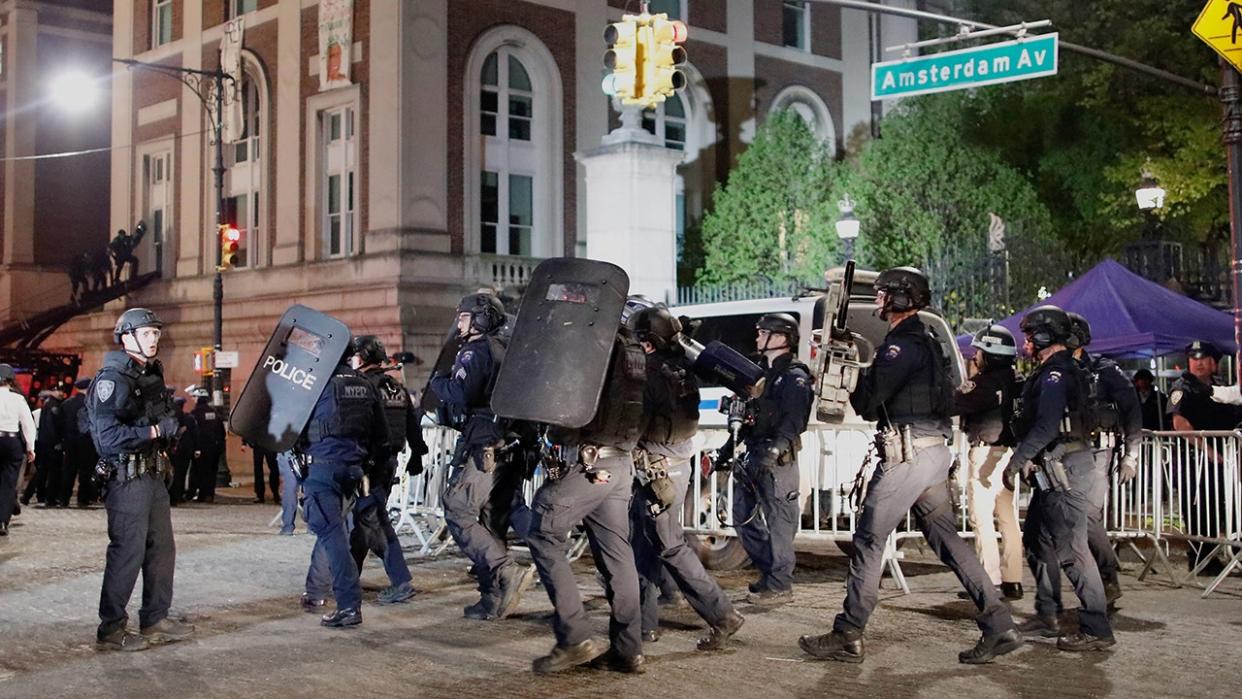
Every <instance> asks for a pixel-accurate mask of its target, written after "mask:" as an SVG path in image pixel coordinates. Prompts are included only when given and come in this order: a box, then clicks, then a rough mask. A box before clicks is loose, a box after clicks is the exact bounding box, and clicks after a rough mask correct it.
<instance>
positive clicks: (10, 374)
mask: <svg viewBox="0 0 1242 699" xmlns="http://www.w3.org/2000/svg"><path fill="white" fill-rule="evenodd" d="M16 380H17V372H16V371H13V367H12V366H10V365H8V364H0V384H10V383H13V382H14V381H16Z"/></svg>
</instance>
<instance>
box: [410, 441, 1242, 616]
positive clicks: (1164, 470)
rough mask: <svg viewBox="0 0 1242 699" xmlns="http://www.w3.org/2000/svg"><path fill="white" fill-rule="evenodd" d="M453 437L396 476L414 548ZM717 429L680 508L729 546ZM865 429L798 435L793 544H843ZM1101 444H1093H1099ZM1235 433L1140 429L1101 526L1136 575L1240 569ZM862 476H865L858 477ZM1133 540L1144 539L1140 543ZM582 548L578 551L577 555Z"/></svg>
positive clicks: (891, 561)
mask: <svg viewBox="0 0 1242 699" xmlns="http://www.w3.org/2000/svg"><path fill="white" fill-rule="evenodd" d="M456 435H457V433H456V432H455V431H452V430H449V429H447V428H440V427H427V428H424V437H425V438H426V440H427V444H428V447H429V448H430V453H429V454H428V455H427V457H425V458H424V472H423V474H422V475H420V476H417V477H409V476H406V475H404V474H405V470H404V468H402V469H400V470H399V472H400V473H401V474H402V476H401V483H400V485H399V487H397V488H394V489H393V494H392V497H391V499H390V500H389V508H390V511H391V512H392V513H393V516H394V521H395V522H396V525H397V529H398V533H399V534H412V535H413V536H414V537H415V538H416V539H417V540H418V547H417V551H416V553H417V554H418V555H431V554H435V553H440V552H442V551H443V550H444V549H445V548H446V547H447V546H448V545H449V544H450V543H451V542H450V539H449V538H448V537H447V536H446V535H445V532H444V519H443V510H442V508H441V506H440V494H441V493H442V492H443V488H444V485H445V483H444V479H445V477H446V475H447V472H448V470H449V469H448V463H449V460H450V458H451V455H452V451H453V443H454V441H455V439H456ZM726 437H727V434H726V432H725V431H724V430H723V429H717V428H713V429H703V430H701V431H700V435H699V442H698V444H699V446H700V448H699V451H698V454H697V458H696V460H695V463H694V465H695V468H694V469H693V472H694V473H693V477H692V478H691V481H690V494H689V497H687V498H686V505H685V508H684V510H683V511H682V513H681V516H682V519H683V523H684V524H685V527H686V530H687V532H689V533H692V534H697V535H700V536H703V537H707V538H710V539H711V540H713V541H716V542H717V543H718V544H719V545H721V546H727V545H730V543H729V542H731V541H732V540H733V538H734V536H735V535H734V531H733V528H732V526H731V522H732V517H731V510H732V502H733V495H734V491H733V489H734V480H733V478H732V477H730V476H729V474H727V473H720V472H713V471H711V470H710V468H708V464H710V453H711V452H712V451H713V450H714V449H716V448H718V447H719V446H720V445H721V444H723V443H724V441H725V439H726ZM871 437H872V432H871V430H869V429H864V428H862V427H857V428H832V427H817V428H813V429H811V430H808V431H807V432H806V433H805V434H804V435H803V446H802V458H801V459H800V460H799V468H800V470H801V487H800V489H801V497H800V501H801V505H802V523H801V527H800V529H799V531H798V534H797V540H798V541H803V542H812V541H814V542H841V543H845V542H849V541H850V540H851V539H852V537H853V533H854V527H855V522H856V517H857V511H856V509H855V507H854V505H853V503H852V501H851V499H850V491H851V490H852V488H853V486H854V481H855V478H856V476H857V475H858V470H859V466H860V465H861V464H862V463H863V462H864V460H865V459H866V456H867V454H868V451H869V449H870V445H871ZM951 446H952V448H953V449H954V451H955V454H956V455H957V460H958V463H959V464H960V465H964V464H965V463H966V449H967V445H966V444H965V440H964V439H963V438H962V436H961V435H960V434H959V435H957V437H956V439H955V441H954V443H953V444H952V445H951ZM1108 446H1110V445H1109V444H1102V445H1101V447H1108ZM1240 462H1242V431H1232V432H1147V433H1145V434H1144V438H1143V442H1142V446H1141V451H1140V454H1139V467H1138V474H1137V476H1136V477H1135V479H1134V480H1133V481H1131V482H1130V483H1127V484H1125V485H1122V484H1120V483H1118V482H1117V480H1116V478H1115V476H1114V477H1113V478H1112V480H1111V484H1110V497H1109V499H1108V505H1107V510H1106V513H1105V522H1106V526H1107V527H1108V530H1109V535H1110V537H1111V538H1112V539H1113V541H1114V542H1115V543H1117V544H1118V545H1123V546H1128V547H1130V548H1132V549H1133V550H1134V551H1135V552H1136V553H1138V555H1139V556H1140V557H1141V559H1142V560H1143V562H1144V566H1143V569H1142V571H1141V572H1140V575H1139V577H1140V579H1143V578H1145V577H1146V576H1147V575H1149V574H1150V573H1151V572H1152V571H1153V570H1154V569H1155V567H1156V565H1157V564H1160V565H1161V566H1162V567H1163V568H1164V569H1165V573H1166V574H1167V575H1168V576H1169V577H1170V578H1171V580H1172V582H1173V583H1174V584H1176V585H1179V586H1180V585H1182V584H1183V582H1184V581H1183V579H1182V577H1181V576H1180V575H1179V574H1178V573H1177V572H1176V570H1175V569H1174V567H1173V566H1172V565H1171V564H1170V563H1169V559H1168V549H1169V544H1170V542H1174V541H1176V542H1182V543H1184V544H1185V545H1187V546H1202V547H1204V551H1203V554H1202V556H1201V559H1200V563H1199V565H1198V568H1197V569H1196V570H1194V571H1193V572H1194V573H1197V572H1199V569H1202V568H1203V567H1204V566H1205V565H1207V561H1208V560H1209V559H1210V558H1212V557H1216V556H1220V555H1222V554H1223V557H1224V559H1225V560H1226V561H1227V563H1226V565H1225V569H1224V572H1222V573H1220V574H1219V575H1218V576H1217V577H1216V578H1215V579H1214V580H1212V582H1211V583H1210V584H1208V585H1207V586H1206V589H1205V591H1204V593H1203V594H1204V596H1207V595H1208V594H1211V593H1212V591H1214V590H1215V589H1216V588H1217V587H1218V586H1219V585H1220V584H1221V583H1222V582H1223V581H1224V580H1225V578H1226V577H1227V576H1228V575H1229V574H1230V572H1232V571H1233V570H1234V569H1236V568H1238V567H1239V566H1242V483H1240V481H1239V476H1240V474H1242V465H1240ZM958 470H959V472H960V473H961V477H959V478H957V479H955V480H954V481H953V482H952V485H953V488H954V496H955V498H954V501H955V505H956V510H957V515H958V516H957V522H958V529H959V532H960V533H961V534H962V535H963V536H967V537H971V536H973V535H974V534H973V532H972V531H971V528H970V516H969V514H970V513H969V506H970V501H969V497H968V496H967V489H966V485H967V484H966V476H965V469H964V468H959V469H958ZM865 475H868V476H869V474H865ZM542 479H543V475H542V473H541V472H537V473H536V475H535V478H534V479H533V480H532V481H528V482H527V483H526V486H525V492H526V496H527V501H528V502H529V501H530V499H531V497H533V494H534V492H535V490H536V489H537V488H538V485H539V484H540V483H541V482H542ZM1026 495H1027V494H1026V493H1023V492H1022V489H1021V486H1020V488H1019V493H1018V497H1015V498H1014V507H1015V508H1016V509H1018V511H1019V512H1020V511H1021V509H1022V507H1023V506H1024V503H1025V501H1026V500H1027V498H1026ZM921 537H922V532H920V531H919V529H918V527H917V525H916V523H915V522H914V519H913V516H912V515H907V517H906V520H905V522H904V523H903V524H902V525H900V526H898V528H897V530H896V531H895V532H894V533H893V535H892V536H891V537H890V539H889V545H888V547H887V554H888V555H887V557H886V565H887V568H888V570H889V572H890V573H891V574H892V576H893V578H894V579H895V580H896V581H897V583H898V585H899V586H901V587H902V589H903V590H907V591H908V587H907V586H906V583H905V579H904V576H903V575H902V573H901V567H900V564H899V561H900V560H901V558H902V556H901V553H900V551H899V550H898V548H899V546H900V544H901V543H902V542H903V540H906V539H917V538H921ZM1140 544H1145V545H1146V546H1145V547H1144V548H1140ZM580 552H581V547H578V548H577V549H576V551H575V554H576V553H580Z"/></svg>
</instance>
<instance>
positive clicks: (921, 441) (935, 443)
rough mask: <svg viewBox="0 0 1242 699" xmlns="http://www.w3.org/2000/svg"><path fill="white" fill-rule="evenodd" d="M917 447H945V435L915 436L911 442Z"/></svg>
mask: <svg viewBox="0 0 1242 699" xmlns="http://www.w3.org/2000/svg"><path fill="white" fill-rule="evenodd" d="M910 443H911V444H912V445H913V446H914V448H915V449H927V448H929V447H943V446H944V437H915V438H914V439H913V440H912V441H911V442H910Z"/></svg>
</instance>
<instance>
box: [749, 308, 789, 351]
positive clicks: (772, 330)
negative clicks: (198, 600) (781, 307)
mask: <svg viewBox="0 0 1242 699" xmlns="http://www.w3.org/2000/svg"><path fill="white" fill-rule="evenodd" d="M755 329H756V330H766V331H768V334H770V335H784V336H785V342H786V343H787V344H788V345H789V349H790V350H796V349H797V348H798V337H799V335H798V320H797V319H796V318H794V317H793V316H791V315H789V314H788V313H765V314H764V315H763V316H761V317H760V318H759V322H757V323H755ZM767 349H768V348H767V347H760V348H759V351H760V352H762V351H764V350H767Z"/></svg>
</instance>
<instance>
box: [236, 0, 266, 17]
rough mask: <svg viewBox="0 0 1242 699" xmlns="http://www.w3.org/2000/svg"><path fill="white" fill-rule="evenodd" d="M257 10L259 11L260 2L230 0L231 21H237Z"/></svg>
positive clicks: (255, 0)
mask: <svg viewBox="0 0 1242 699" xmlns="http://www.w3.org/2000/svg"><path fill="white" fill-rule="evenodd" d="M257 9H259V0H229V19H236V18H237V17H241V16H242V15H244V14H246V13H247V12H254V11H255V10H257Z"/></svg>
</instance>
